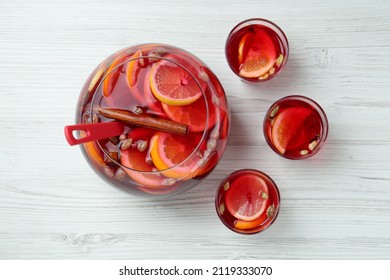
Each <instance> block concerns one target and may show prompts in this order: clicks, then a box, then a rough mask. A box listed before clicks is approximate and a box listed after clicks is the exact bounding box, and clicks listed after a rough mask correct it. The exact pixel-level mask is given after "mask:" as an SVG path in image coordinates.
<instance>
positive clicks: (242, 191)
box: [225, 174, 268, 221]
mask: <svg viewBox="0 0 390 280" xmlns="http://www.w3.org/2000/svg"><path fill="white" fill-rule="evenodd" d="M267 197H268V186H267V183H266V182H265V181H264V180H263V179H262V178H260V177H258V176H256V175H254V174H247V175H244V176H241V177H238V178H237V179H235V180H233V181H232V182H231V183H230V187H229V189H228V190H227V191H226V196H225V204H226V208H227V210H228V211H229V212H230V214H231V215H233V216H234V217H235V218H237V219H238V220H242V221H253V220H255V219H257V218H259V217H260V216H261V215H262V214H263V213H264V212H265V209H266V205H267Z"/></svg>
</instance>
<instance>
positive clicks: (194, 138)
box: [150, 132, 201, 179]
mask: <svg viewBox="0 0 390 280" xmlns="http://www.w3.org/2000/svg"><path fill="white" fill-rule="evenodd" d="M153 138H154V139H153V141H151V143H150V145H151V148H150V156H151V158H152V160H153V163H154V165H155V166H156V168H157V169H158V170H162V174H163V175H164V176H167V177H169V178H174V179H182V178H184V177H188V176H189V175H191V169H192V167H193V166H194V164H195V162H193V161H191V160H189V162H186V163H185V164H183V165H180V166H176V165H178V164H180V163H182V162H183V161H184V160H186V159H187V158H188V157H189V156H190V155H191V153H192V152H193V151H194V150H195V148H196V146H197V145H198V143H199V141H200V139H201V134H200V133H197V134H192V135H190V136H186V137H183V136H178V135H172V134H170V133H165V132H157V133H156V134H155V135H154V136H153ZM172 167H174V168H172ZM169 168H172V169H169Z"/></svg>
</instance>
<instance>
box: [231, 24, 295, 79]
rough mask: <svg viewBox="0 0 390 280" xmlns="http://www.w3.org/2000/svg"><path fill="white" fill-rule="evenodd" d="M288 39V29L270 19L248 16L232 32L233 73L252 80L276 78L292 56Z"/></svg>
mask: <svg viewBox="0 0 390 280" xmlns="http://www.w3.org/2000/svg"><path fill="white" fill-rule="evenodd" d="M288 51H289V49H288V40H287V37H286V35H285V34H284V32H283V31H282V30H281V29H280V28H279V27H278V26H277V25H276V24H274V23H273V22H271V21H268V20H266V19H248V20H245V21H243V22H240V23H239V24H238V25H236V26H235V27H234V28H233V30H232V31H231V32H230V34H229V36H228V39H227V41H226V47H225V54H226V59H227V62H228V64H229V66H230V68H231V69H232V70H233V72H234V73H235V74H236V75H238V76H239V77H240V78H242V79H243V80H246V81H251V82H262V81H267V80H269V79H272V78H273V77H275V76H276V75H277V74H278V73H279V71H280V70H281V69H282V68H283V67H284V65H285V64H286V62H287V59H288Z"/></svg>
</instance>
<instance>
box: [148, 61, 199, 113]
mask: <svg viewBox="0 0 390 280" xmlns="http://www.w3.org/2000/svg"><path fill="white" fill-rule="evenodd" d="M150 89H151V90H152V93H153V95H154V96H155V97H156V99H158V100H160V101H161V102H163V103H165V104H168V105H173V106H183V105H188V104H191V103H193V102H195V101H196V100H197V99H199V98H200V97H201V96H202V90H201V89H200V87H199V86H198V84H197V83H196V81H195V79H194V78H193V77H192V76H191V75H190V74H189V72H187V71H186V70H184V69H183V68H182V67H180V66H178V65H176V64H175V63H173V62H170V61H168V60H160V61H159V62H157V63H155V64H154V65H153V67H152V71H151V73H150Z"/></svg>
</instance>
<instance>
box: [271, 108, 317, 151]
mask: <svg viewBox="0 0 390 280" xmlns="http://www.w3.org/2000/svg"><path fill="white" fill-rule="evenodd" d="M310 114H311V110H310V109H308V108H305V107H291V108H287V109H285V110H283V111H281V112H280V113H278V114H277V115H276V117H275V121H274V123H273V125H272V133H271V134H272V136H271V139H272V143H273V144H274V146H275V148H276V149H277V150H278V151H279V152H280V153H281V154H284V153H285V152H286V149H287V148H288V149H294V148H297V147H298V146H299V145H300V144H301V143H300V142H301V141H300V139H301V138H302V137H300V135H301V134H302V133H305V131H304V128H303V125H304V123H305V120H306V119H307V118H308V117H309V116H310ZM303 136H304V135H303Z"/></svg>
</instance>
